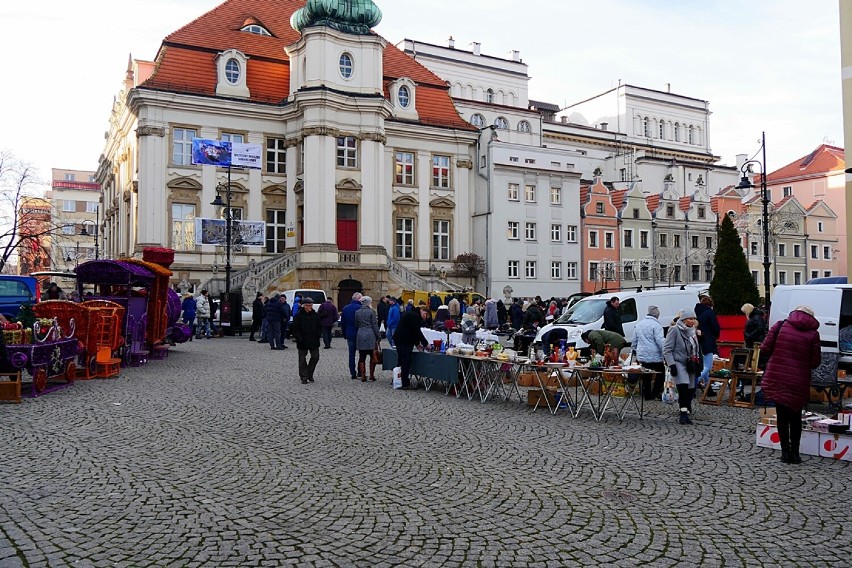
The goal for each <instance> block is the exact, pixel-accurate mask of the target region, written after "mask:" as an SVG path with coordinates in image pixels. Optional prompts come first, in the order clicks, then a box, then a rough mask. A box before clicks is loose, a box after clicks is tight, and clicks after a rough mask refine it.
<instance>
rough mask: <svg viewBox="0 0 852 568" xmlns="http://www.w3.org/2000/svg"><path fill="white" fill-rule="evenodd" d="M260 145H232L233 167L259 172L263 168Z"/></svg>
mask: <svg viewBox="0 0 852 568" xmlns="http://www.w3.org/2000/svg"><path fill="white" fill-rule="evenodd" d="M262 152H263V150H262V147H261V145H260V144H238V143H236V142H234V143H233V144H231V165H232V166H234V167H237V168H251V169H254V170H259V169H261V168H262V167H263V161H262Z"/></svg>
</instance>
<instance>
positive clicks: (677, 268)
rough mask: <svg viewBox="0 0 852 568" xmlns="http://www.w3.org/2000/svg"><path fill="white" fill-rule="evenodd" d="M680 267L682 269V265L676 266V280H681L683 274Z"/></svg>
mask: <svg viewBox="0 0 852 568" xmlns="http://www.w3.org/2000/svg"><path fill="white" fill-rule="evenodd" d="M680 269H681V266H680V265H677V266H675V267H674V281H675V282H680V281H681V274H680V272H681V270H680Z"/></svg>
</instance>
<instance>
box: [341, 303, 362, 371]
mask: <svg viewBox="0 0 852 568" xmlns="http://www.w3.org/2000/svg"><path fill="white" fill-rule="evenodd" d="M360 309H361V293H360V292H355V293H354V294H352V300H351V301H350V302H349V304H348V305H347V306H345V307H344V308H343V313H342V314H341V317H340V327H342V328H343V337H344V338H346V342H347V343H348V344H349V376H351V377H352V379H353V380H355V379H357V378H358V373H357V371H355V352H356V351H357V349H356V341H355V340H356V339H357V337H358V324H357V323H356V322H355V312H357V311H358V310H360Z"/></svg>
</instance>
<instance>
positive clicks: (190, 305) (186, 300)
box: [180, 292, 197, 341]
mask: <svg viewBox="0 0 852 568" xmlns="http://www.w3.org/2000/svg"><path fill="white" fill-rule="evenodd" d="M196 309H197V308H196V307H195V299H194V298H193V297H192V294H190V293H189V292H187V293H186V294H184V295H183V301H182V302H181V303H180V310H181V317H182V318H183V323H184V324H186V325H188V326H189V332H190V333H189V340H190V341H192V338H193V336H194V335H195V311H196Z"/></svg>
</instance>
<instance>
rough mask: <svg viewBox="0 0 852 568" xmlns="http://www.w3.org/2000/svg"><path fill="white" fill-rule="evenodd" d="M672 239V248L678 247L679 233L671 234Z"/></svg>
mask: <svg viewBox="0 0 852 568" xmlns="http://www.w3.org/2000/svg"><path fill="white" fill-rule="evenodd" d="M672 240H673V241H674V242H673V243H672V246H673V247H674V248H680V235H673V236H672Z"/></svg>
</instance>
